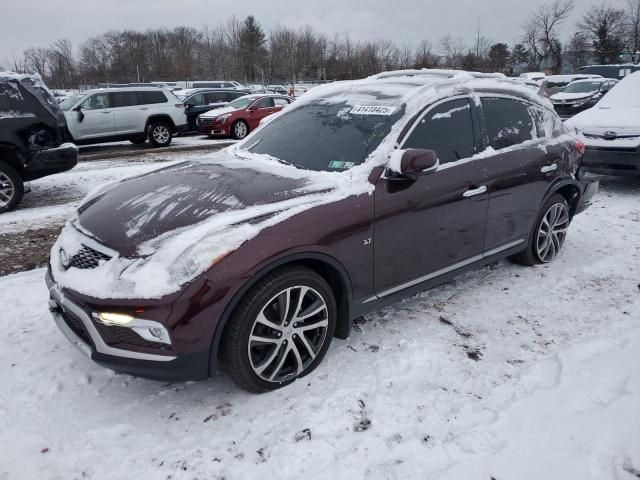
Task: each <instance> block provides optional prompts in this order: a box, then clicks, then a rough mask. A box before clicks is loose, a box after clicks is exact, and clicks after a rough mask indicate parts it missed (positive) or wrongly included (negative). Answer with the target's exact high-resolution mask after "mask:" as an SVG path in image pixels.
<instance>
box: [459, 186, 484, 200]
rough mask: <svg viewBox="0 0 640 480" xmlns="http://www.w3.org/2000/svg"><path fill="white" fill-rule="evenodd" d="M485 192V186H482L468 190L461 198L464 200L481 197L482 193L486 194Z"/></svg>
mask: <svg viewBox="0 0 640 480" xmlns="http://www.w3.org/2000/svg"><path fill="white" fill-rule="evenodd" d="M486 191H487V187H486V186H485V185H483V186H481V187H478V188H470V189H469V190H467V191H466V192H464V193H463V194H462V196H463V197H464V198H469V197H474V196H476V195H481V194H483V193H486Z"/></svg>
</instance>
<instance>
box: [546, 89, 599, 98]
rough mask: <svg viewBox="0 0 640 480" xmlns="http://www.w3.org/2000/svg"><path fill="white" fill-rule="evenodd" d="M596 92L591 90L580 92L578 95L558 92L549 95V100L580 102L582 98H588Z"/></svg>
mask: <svg viewBox="0 0 640 480" xmlns="http://www.w3.org/2000/svg"><path fill="white" fill-rule="evenodd" d="M597 91H598V90H591V91H589V92H580V93H566V92H558V93H554V94H553V95H551V97H550V98H551V100H580V99H582V98H589V97H591V96H592V95H593V94H594V93H596V92H597Z"/></svg>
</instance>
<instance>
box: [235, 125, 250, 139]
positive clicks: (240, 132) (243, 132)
mask: <svg viewBox="0 0 640 480" xmlns="http://www.w3.org/2000/svg"><path fill="white" fill-rule="evenodd" d="M233 131H234V133H235V135H236V138H244V137H246V136H247V126H246V125H245V124H244V122H238V123H236V125H235V127H233Z"/></svg>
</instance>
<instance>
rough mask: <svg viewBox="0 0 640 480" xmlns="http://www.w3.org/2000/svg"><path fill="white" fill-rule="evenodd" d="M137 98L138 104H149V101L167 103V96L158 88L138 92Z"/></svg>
mask: <svg viewBox="0 0 640 480" xmlns="http://www.w3.org/2000/svg"><path fill="white" fill-rule="evenodd" d="M138 99H139V101H140V105H149V104H151V103H167V102H168V100H167V97H166V96H165V94H164V92H162V91H160V90H158V91H157V92H153V91H147V92H138Z"/></svg>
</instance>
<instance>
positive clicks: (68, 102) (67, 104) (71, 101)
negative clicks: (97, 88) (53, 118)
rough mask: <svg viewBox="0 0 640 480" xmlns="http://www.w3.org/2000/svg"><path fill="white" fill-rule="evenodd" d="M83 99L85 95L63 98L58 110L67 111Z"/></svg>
mask: <svg viewBox="0 0 640 480" xmlns="http://www.w3.org/2000/svg"><path fill="white" fill-rule="evenodd" d="M84 97H85V95H82V94H79V95H72V96H70V97H67V98H65V99H64V100H62V101H61V102H60V108H61V109H62V110H64V111H67V110H69V109H70V108H71V107H73V106H74V105H75V104H76V103H78V101H79V100H81V99H83V98H84Z"/></svg>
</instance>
